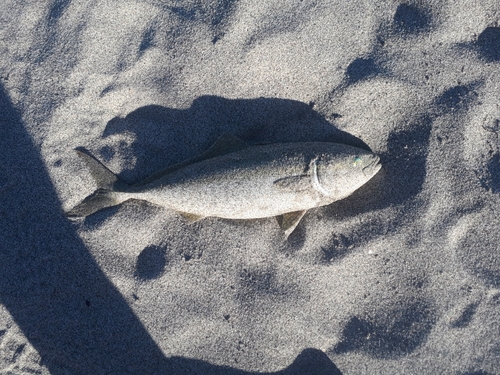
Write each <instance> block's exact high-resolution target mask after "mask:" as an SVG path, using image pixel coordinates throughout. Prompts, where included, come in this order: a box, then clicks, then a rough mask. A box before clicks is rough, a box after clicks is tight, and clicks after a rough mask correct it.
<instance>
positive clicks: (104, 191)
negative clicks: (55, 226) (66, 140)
mask: <svg viewBox="0 0 500 375" xmlns="http://www.w3.org/2000/svg"><path fill="white" fill-rule="evenodd" d="M76 152H77V153H78V156H80V157H81V158H82V159H83V161H84V162H85V164H86V165H87V168H88V169H89V171H90V174H91V175H92V177H93V179H94V180H95V182H96V184H97V190H96V191H94V192H93V193H92V194H91V195H89V196H88V197H87V198H85V199H84V200H83V201H82V202H81V203H79V204H77V205H76V206H75V207H73V208H72V209H71V210H70V211H68V212H66V215H67V216H70V217H82V216H88V215H91V214H93V213H94V212H97V211H99V210H101V209H103V208H106V207H112V206H116V205H118V204H120V203H122V202H123V199H122V198H121V197H120V194H119V192H120V191H123V190H124V189H125V188H126V187H127V186H128V185H127V184H126V183H125V182H123V181H122V180H120V179H119V178H118V176H117V175H115V174H114V173H113V172H111V171H110V170H109V169H108V168H106V167H105V166H104V165H103V164H102V163H101V162H100V161H99V160H97V159H96V158H94V157H93V156H92V155H90V154H88V153H86V152H83V151H82V150H76Z"/></svg>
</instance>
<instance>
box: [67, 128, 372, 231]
mask: <svg viewBox="0 0 500 375" xmlns="http://www.w3.org/2000/svg"><path fill="white" fill-rule="evenodd" d="M229 140H230V141H231V142H230V143H231V144H232V146H231V147H230V148H229V150H227V151H229V152H227V153H225V152H224V151H225V150H224V146H223V145H224V143H227V141H228V137H225V139H222V140H219V141H218V142H217V143H216V144H215V145H214V146H213V147H212V151H210V150H209V152H208V154H207V155H205V157H200V158H198V160H195V161H193V162H188V163H184V164H182V165H180V166H177V167H174V168H171V169H168V170H166V171H164V172H162V173H160V174H158V175H156V176H154V177H153V178H149V179H146V180H145V181H143V182H140V183H138V184H135V185H127V184H125V183H123V182H122V181H120V180H119V179H118V178H117V177H116V176H115V175H114V174H113V173H112V172H110V171H109V170H107V168H105V167H104V166H103V165H102V164H101V163H100V162H98V161H97V160H96V159H94V158H92V157H91V156H90V155H87V154H84V153H81V152H80V155H81V156H82V157H83V158H84V160H85V161H86V163H87V166H88V167H89V168H90V171H91V173H92V175H93V176H94V179H95V180H96V181H97V183H98V185H101V186H100V189H98V191H97V192H96V193H94V194H93V195H92V196H90V197H88V198H86V200H84V201H83V202H82V203H81V204H80V205H78V206H76V207H75V208H74V209H73V210H71V211H70V212H69V213H68V214H69V215H70V216H86V215H89V214H91V213H93V212H95V211H97V210H99V209H101V208H103V207H109V206H112V205H116V204H120V203H121V202H124V201H126V200H128V199H140V200H145V201H148V202H151V203H153V204H157V205H159V206H163V207H167V208H170V209H173V210H175V211H179V212H182V213H185V214H187V215H188V216H190V217H191V218H193V219H197V218H202V217H208V216H213V217H220V218H229V219H255V218H263V217H270V216H277V217H278V216H283V217H284V219H283V218H281V220H279V221H281V223H284V224H283V225H282V227H284V229H285V231H286V230H288V231H290V229H291V230H293V229H294V228H295V226H296V225H297V224H298V221H300V218H301V217H302V216H303V214H304V212H305V211H306V210H308V209H310V208H314V207H319V206H324V205H327V204H330V203H332V202H334V201H337V200H339V199H342V198H345V197H347V196H348V195H350V194H351V193H353V192H354V191H355V190H357V189H358V188H359V187H361V186H362V185H364V184H365V183H366V182H367V181H368V180H369V179H370V178H372V177H373V176H374V175H375V174H376V173H377V172H378V171H379V169H380V168H381V165H380V163H379V160H380V159H379V157H378V156H377V155H375V154H373V153H371V152H369V151H366V150H363V149H359V148H356V147H352V146H348V145H343V144H338V143H330V142H302V143H284V144H269V145H257V146H246V145H244V144H243V143H242V142H241V141H239V140H235V138H234V137H231V138H230V139H229ZM240 142H241V143H240ZM86 201H87V202H86ZM287 216H288V220H287ZM290 220H291V221H292V222H291V223H288V222H287V221H290ZM292 227H293V228H292Z"/></svg>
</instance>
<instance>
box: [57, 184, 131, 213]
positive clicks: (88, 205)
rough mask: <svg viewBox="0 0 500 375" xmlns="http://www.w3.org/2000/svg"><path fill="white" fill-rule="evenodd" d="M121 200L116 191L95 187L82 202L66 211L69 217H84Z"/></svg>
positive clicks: (114, 204) (117, 203)
mask: <svg viewBox="0 0 500 375" xmlns="http://www.w3.org/2000/svg"><path fill="white" fill-rule="evenodd" d="M122 202H123V200H121V199H119V197H118V196H117V194H116V193H114V192H112V191H108V190H103V189H97V190H96V191H94V192H93V193H92V194H91V195H89V196H88V197H87V198H85V199H84V200H83V201H82V202H80V203H79V204H77V205H76V206H75V207H73V208H72V209H71V210H69V211H68V212H66V216H69V217H84V216H89V215H92V214H93V213H94V212H97V211H99V210H102V209H103V208H106V207H112V206H116V205H119V204H120V203H122Z"/></svg>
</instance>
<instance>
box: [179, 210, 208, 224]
mask: <svg viewBox="0 0 500 375" xmlns="http://www.w3.org/2000/svg"><path fill="white" fill-rule="evenodd" d="M179 214H180V215H181V216H182V217H183V218H184V219H186V220H187V222H188V223H189V224H192V223H195V222H197V221H198V220H201V219H203V218H205V216H200V215H196V214H190V213H189V212H179Z"/></svg>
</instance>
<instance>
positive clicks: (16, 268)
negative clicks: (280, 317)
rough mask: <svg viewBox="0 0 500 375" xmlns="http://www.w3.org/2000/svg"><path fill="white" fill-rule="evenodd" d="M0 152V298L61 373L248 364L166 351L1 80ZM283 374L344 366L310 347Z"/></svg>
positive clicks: (194, 370) (225, 370) (182, 370)
mask: <svg viewBox="0 0 500 375" xmlns="http://www.w3.org/2000/svg"><path fill="white" fill-rule="evenodd" d="M0 153H1V160H2V163H1V164H0V217H1V221H0V264H1V265H2V271H1V273H0V300H1V303H2V304H3V305H4V306H5V307H6V308H7V309H8V311H9V313H10V314H11V315H12V317H13V318H14V320H15V321H16V323H17V324H18V325H19V327H20V328H21V330H22V331H23V332H24V334H25V335H26V337H27V338H28V340H29V342H30V343H31V344H32V345H33V346H34V347H35V348H36V350H37V351H38V352H39V354H40V355H41V358H42V363H43V364H44V365H45V366H47V368H48V369H49V371H50V372H51V373H52V374H56V375H57V374H68V373H71V374H167V373H168V374H179V375H180V374H183V375H185V374H249V373H248V372H245V371H241V370H237V369H233V368H230V367H221V366H215V365H212V364H210V363H207V362H203V361H199V360H193V359H189V358H182V357H172V358H167V357H165V356H164V354H163V353H162V351H161V350H160V349H159V347H158V346H157V345H156V343H155V342H154V341H153V339H152V338H151V336H150V335H149V334H148V332H147V331H146V329H145V328H144V326H143V325H142V323H141V322H140V321H139V319H138V318H137V317H136V316H135V315H134V313H133V311H132V310H131V308H130V307H129V306H128V304H127V302H126V301H125V300H124V299H123V297H122V296H121V294H120V293H119V292H118V290H117V289H116V288H115V286H114V285H113V284H112V283H111V282H110V281H109V280H108V279H107V277H106V276H105V275H104V273H103V272H102V270H101V269H100V268H99V266H98V265H97V264H96V262H95V261H94V260H93V258H92V257H91V255H90V253H89V252H88V250H87V249H86V247H85V245H84V244H83V243H82V241H81V239H80V238H79V237H78V236H77V234H76V233H75V231H74V229H73V228H72V226H71V225H70V224H69V222H68V221H67V219H66V218H65V217H64V215H63V213H62V211H61V208H60V202H59V200H58V198H57V195H56V193H55V191H54V188H53V186H52V183H51V181H50V178H49V176H48V174H47V171H46V169H45V165H44V164H43V162H42V160H41V158H40V155H39V152H38V150H37V149H36V147H34V145H33V143H32V140H31V138H30V136H29V135H28V133H27V132H26V130H25V128H24V125H23V123H22V121H21V118H20V115H19V113H18V112H17V111H16V109H15V108H14V107H13V106H12V104H11V102H10V99H9V98H8V96H7V94H6V92H5V91H4V89H3V88H1V87H0ZM277 374H283V375H292V374H340V371H339V370H338V369H337V367H336V366H335V365H334V364H333V363H332V362H331V361H330V360H329V359H328V357H327V356H326V355H325V354H324V353H323V352H321V351H319V350H316V349H305V350H304V351H303V352H302V353H301V354H300V355H299V356H298V357H297V358H296V360H295V361H294V362H293V363H292V364H291V365H290V366H289V367H287V368H286V369H284V370H282V371H280V372H278V373H277Z"/></svg>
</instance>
